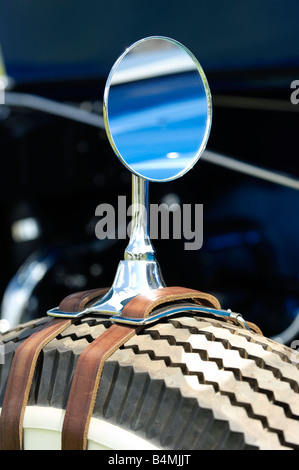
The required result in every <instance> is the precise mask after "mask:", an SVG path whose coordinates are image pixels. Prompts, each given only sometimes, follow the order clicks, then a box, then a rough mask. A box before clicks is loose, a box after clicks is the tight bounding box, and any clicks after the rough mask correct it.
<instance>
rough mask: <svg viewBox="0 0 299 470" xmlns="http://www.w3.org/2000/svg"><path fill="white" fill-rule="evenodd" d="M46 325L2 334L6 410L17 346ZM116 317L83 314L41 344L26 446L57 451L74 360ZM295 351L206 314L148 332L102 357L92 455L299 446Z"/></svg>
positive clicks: (0, 392)
mask: <svg viewBox="0 0 299 470" xmlns="http://www.w3.org/2000/svg"><path fill="white" fill-rule="evenodd" d="M47 320H48V317H47V318H42V319H39V320H35V321H32V322H29V323H27V324H24V325H20V326H19V327H18V328H15V329H14V330H11V331H8V332H6V333H4V334H2V335H1V337H0V340H1V343H0V344H1V346H2V351H3V352H4V354H3V356H1V357H0V359H1V358H2V360H1V361H0V362H2V363H3V364H1V366H0V367H1V374H0V400H1V402H0V404H1V406H2V402H3V397H4V393H5V388H6V383H7V378H8V374H9V370H10V366H11V362H12V358H13V355H14V351H15V350H16V348H17V347H18V346H19V344H20V343H21V342H22V341H24V339H26V338H27V337H28V336H30V335H31V334H32V333H33V332H34V331H36V329H37V328H38V327H40V326H41V325H42V324H43V323H45V322H46V321H47ZM110 324H111V323H110V321H109V320H107V319H103V318H100V317H91V316H90V317H84V318H82V319H80V320H78V322H76V323H75V324H73V325H71V326H70V327H69V328H67V329H66V330H65V331H64V332H63V333H62V334H60V335H59V336H58V337H57V338H56V339H54V340H52V341H51V342H50V343H49V344H48V345H47V346H45V347H44V349H43V350H42V353H41V354H40V357H39V359H38V362H37V367H36V371H35V375H34V379H33V383H32V387H31V391H30V396H29V401H28V406H27V408H26V412H25V419H24V446H25V449H40V448H42V449H46V448H60V434H61V429H62V423H63V416H64V410H65V408H66V404H67V400H68V394H69V390H70V385H71V382H72V377H73V373H74V369H75V365H76V363H77V360H78V357H79V355H80V354H81V352H82V351H83V350H84V348H85V347H86V346H87V345H88V344H89V343H90V342H92V341H93V339H95V338H96V337H97V336H99V335H100V334H101V333H102V332H103V331H105V329H106V328H107V327H109V326H110ZM295 359H296V357H295V353H294V351H293V350H292V349H290V348H288V347H286V346H283V345H280V344H279V343H276V342H275V341H272V340H270V339H268V338H265V337H263V336H261V335H259V334H256V333H252V332H249V331H247V330H244V329H242V328H239V327H237V326H234V325H231V324H229V323H227V322H225V321H222V320H221V319H220V320H218V319H212V318H208V317H204V316H198V315H196V316H194V315H192V316H191V315H190V316H176V317H172V318H170V319H168V320H165V321H163V322H159V323H156V324H151V325H149V326H147V327H146V328H144V329H142V330H141V331H140V332H139V333H138V334H137V335H135V336H134V337H133V338H132V339H130V340H129V341H128V342H127V343H126V344H125V345H124V346H122V347H121V348H120V349H118V350H117V351H116V352H115V353H113V354H112V355H111V356H110V358H109V359H108V360H107V361H106V363H105V366H104V370H103V374H102V378H101V382H100V386H99V391H98V395H97V399H96V403H95V407H94V411H93V417H92V420H91V425H90V429H89V435H88V448H89V449H94V448H97V449H108V448H110V449H117V450H120V449H130V450H131V449H166V450H171V449H174V450H193V449H209V450H211V449H219V450H221V449H223V450H224V449H227V450H228V449H233V450H245V449H275V450H278V449H299V421H298V419H299V395H298V392H299V387H298V385H299V370H298V369H299V368H298V362H297V361H296V360H295Z"/></svg>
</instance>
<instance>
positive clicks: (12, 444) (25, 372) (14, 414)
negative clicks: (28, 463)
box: [0, 289, 108, 450]
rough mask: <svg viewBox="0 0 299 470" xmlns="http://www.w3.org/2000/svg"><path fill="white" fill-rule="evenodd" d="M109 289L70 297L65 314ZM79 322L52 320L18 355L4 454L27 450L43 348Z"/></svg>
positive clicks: (0, 439)
mask: <svg viewBox="0 0 299 470" xmlns="http://www.w3.org/2000/svg"><path fill="white" fill-rule="evenodd" d="M107 291H108V289H93V290H90V291H83V292H78V293H76V294H72V295H70V296H68V297H66V298H65V299H64V300H63V301H62V302H61V304H60V307H62V308H63V309H64V310H65V311H68V312H73V311H74V312H76V311H78V310H80V309H83V308H84V307H85V306H86V305H87V304H88V303H89V302H90V301H91V300H92V299H94V298H95V297H101V296H103V295H104V294H105V293H106V292H107ZM74 321H75V320H73V319H68V318H67V319H58V318H52V319H51V320H49V321H48V322H47V323H46V324H45V325H44V326H43V327H41V328H40V329H39V330H38V331H36V332H35V333H33V334H32V335H31V336H30V337H29V338H27V339H26V340H25V341H23V343H21V344H20V346H19V347H18V349H17V350H16V352H15V355H14V358H13V361H12V365H11V368H10V372H9V377H8V381H7V386H6V390H5V395H4V400H3V405H2V412H1V417H0V450H21V449H23V421H24V414H25V408H26V405H27V401H28V396H29V392H30V387H31V384H32V380H33V375H34V371H35V367H36V363H37V359H38V356H39V354H40V352H41V350H42V348H43V347H44V346H45V345H46V344H48V343H49V342H50V341H51V340H52V339H54V338H55V337H56V336H57V335H59V334H60V333H61V332H62V331H64V330H65V329H66V328H68V327H69V326H70V325H71V324H72V323H73V322H74Z"/></svg>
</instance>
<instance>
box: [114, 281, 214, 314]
mask: <svg viewBox="0 0 299 470" xmlns="http://www.w3.org/2000/svg"><path fill="white" fill-rule="evenodd" d="M181 300H184V301H189V300H191V301H193V302H195V303H196V304H199V305H205V306H206V307H211V308H216V309H220V308H221V306H220V303H219V301H218V299H216V297H214V296H213V295H211V294H206V293H205V292H200V291H198V290H193V289H188V288H187V287H164V288H163V289H155V290H152V291H150V292H148V293H146V294H140V295H137V296H136V297H134V298H133V299H132V300H130V302H128V303H127V305H126V306H125V307H124V309H123V311H122V315H121V316H122V317H128V318H140V315H142V318H145V317H148V316H149V315H150V314H151V313H152V311H153V310H154V309H155V308H157V307H158V306H159V307H160V306H161V305H162V304H166V305H167V304H169V303H175V302H178V301H181Z"/></svg>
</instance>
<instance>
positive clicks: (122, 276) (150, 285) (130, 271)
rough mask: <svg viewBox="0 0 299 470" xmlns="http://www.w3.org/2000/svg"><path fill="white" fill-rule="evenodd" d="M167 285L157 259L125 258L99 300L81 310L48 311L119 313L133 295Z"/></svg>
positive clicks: (64, 314) (56, 313)
mask: <svg viewBox="0 0 299 470" xmlns="http://www.w3.org/2000/svg"><path fill="white" fill-rule="evenodd" d="M163 287H166V285H165V283H164V280H163V277H162V274H161V270H160V266H159V264H158V262H157V261H156V260H154V261H147V260H138V261H133V260H124V261H121V262H120V263H119V265H118V268H117V271H116V275H115V278H114V281H113V284H112V287H111V289H110V290H109V291H108V292H107V294H106V295H104V297H102V298H101V299H100V300H99V301H95V302H94V303H93V304H92V305H91V306H89V307H88V308H85V309H84V310H82V311H80V312H74V313H70V312H63V311H60V310H59V308H58V307H57V308H53V309H52V310H49V311H48V312H47V313H48V315H50V316H54V317H64V318H70V317H81V316H83V315H87V314H96V315H109V316H111V315H119V314H120V313H121V312H122V309H123V308H124V306H125V305H126V303H127V302H129V301H130V300H131V299H132V298H133V297H136V295H138V294H140V293H145V292H147V291H149V290H152V289H160V288H163Z"/></svg>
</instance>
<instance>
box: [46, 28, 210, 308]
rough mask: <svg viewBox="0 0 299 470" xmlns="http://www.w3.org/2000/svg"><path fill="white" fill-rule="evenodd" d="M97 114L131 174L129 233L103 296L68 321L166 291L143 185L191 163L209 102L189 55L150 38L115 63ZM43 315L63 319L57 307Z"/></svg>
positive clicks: (205, 133)
mask: <svg viewBox="0 0 299 470" xmlns="http://www.w3.org/2000/svg"><path fill="white" fill-rule="evenodd" d="M103 114H104V121H105V129H106V132H107V136H108V139H109V141H110V144H111V146H112V148H113V150H114V152H115V153H116V155H117V156H118V158H119V159H120V161H121V162H122V163H123V164H124V165H125V166H126V167H127V168H128V169H129V170H130V171H131V172H132V208H133V213H132V223H131V236H130V240H129V244H128V246H127V248H126V250H125V254H124V260H122V261H121V262H120V263H119V266H118V268H117V272H116V276H115V279H114V282H113V284H112V287H111V288H110V290H109V291H108V293H107V294H106V295H105V296H104V297H103V298H101V299H100V300H99V301H98V302H95V303H94V304H93V305H92V306H91V307H89V308H88V309H85V310H84V311H82V312H77V313H75V314H72V316H81V315H83V314H86V313H94V314H101V315H117V314H119V313H121V311H122V309H123V307H124V306H125V305H126V303H127V302H128V301H129V300H130V299H132V298H133V297H135V296H136V295H138V294H140V293H144V292H147V291H148V290H151V289H159V288H162V287H165V282H164V280H163V277H162V274H161V270H160V267H159V264H158V262H157V260H156V254H155V250H154V248H153V246H152V243H151V240H150V237H149V230H148V185H149V181H153V182H166V181H171V180H174V179H176V178H179V177H181V176H183V175H184V174H185V173H186V172H188V171H189V170H190V169H191V168H192V167H193V166H194V165H195V163H196V162H197V161H198V159H199V158H200V156H201V155H202V153H203V151H204V149H205V147H206V144H207V141H208V138H209V133H210V128H211V121H212V100H211V94H210V90H209V86H208V82H207V79H206V77H205V74H204V72H203V70H202V68H201V66H200V64H199V62H198V61H197V59H196V58H195V57H194V56H193V54H192V53H191V52H190V51H189V50H188V49H187V48H186V47H184V46H183V45H182V44H180V43H179V42H177V41H175V40H173V39H170V38H165V37H156V36H155V37H148V38H145V39H142V40H140V41H138V42H136V43H134V44H133V45H132V46H131V47H129V48H128V49H127V50H126V51H125V52H124V53H123V54H122V55H121V56H120V57H119V59H118V60H117V61H116V62H115V64H114V66H113V67H112V69H111V72H110V74H109V76H108V79H107V82H106V87H105V91H104V105H103ZM48 314H49V315H53V316H70V315H69V313H66V312H61V311H59V309H57V308H56V309H52V310H50V311H49V312H48Z"/></svg>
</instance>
